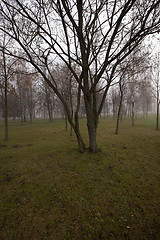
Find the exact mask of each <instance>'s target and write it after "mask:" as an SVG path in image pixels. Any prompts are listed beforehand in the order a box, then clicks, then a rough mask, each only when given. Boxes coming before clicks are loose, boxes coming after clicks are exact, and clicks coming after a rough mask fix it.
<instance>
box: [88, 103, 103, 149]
mask: <svg viewBox="0 0 160 240" xmlns="http://www.w3.org/2000/svg"><path fill="white" fill-rule="evenodd" d="M87 105H88V104H86V113H87V127H88V135H89V151H90V152H93V153H96V152H100V149H99V148H98V145H97V140H96V137H97V126H98V117H97V116H95V114H94V112H93V110H92V109H91V107H90V106H87Z"/></svg>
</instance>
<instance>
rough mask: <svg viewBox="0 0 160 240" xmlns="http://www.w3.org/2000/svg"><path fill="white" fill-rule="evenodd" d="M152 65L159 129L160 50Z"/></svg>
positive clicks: (157, 127) (157, 125) (157, 126)
mask: <svg viewBox="0 0 160 240" xmlns="http://www.w3.org/2000/svg"><path fill="white" fill-rule="evenodd" d="M153 62H154V65H153V67H152V76H151V78H152V85H153V95H154V97H155V99H156V130H158V129H159V106H160V52H158V53H157V54H156V56H155V57H154V59H153Z"/></svg>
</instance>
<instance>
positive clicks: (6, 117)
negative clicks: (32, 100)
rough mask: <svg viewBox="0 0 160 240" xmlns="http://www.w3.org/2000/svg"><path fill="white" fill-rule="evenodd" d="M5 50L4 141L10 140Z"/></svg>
mask: <svg viewBox="0 0 160 240" xmlns="http://www.w3.org/2000/svg"><path fill="white" fill-rule="evenodd" d="M4 51H5V50H4V49H3V68H4V81H5V89H4V121H5V137H4V140H8V78H7V69H6V58H5V52H4Z"/></svg>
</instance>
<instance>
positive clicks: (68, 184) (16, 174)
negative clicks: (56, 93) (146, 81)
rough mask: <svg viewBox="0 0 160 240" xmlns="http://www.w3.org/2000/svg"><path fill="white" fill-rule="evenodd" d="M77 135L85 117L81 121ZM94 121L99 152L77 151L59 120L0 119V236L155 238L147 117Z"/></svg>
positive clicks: (153, 153) (156, 171)
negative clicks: (6, 123) (6, 136)
mask: <svg viewBox="0 0 160 240" xmlns="http://www.w3.org/2000/svg"><path fill="white" fill-rule="evenodd" d="M81 125H82V135H83V136H84V138H85V139H86V138H87V135H86V122H85V120H82V121H81ZM115 125H116V123H115V122H114V121H112V120H111V119H101V120H100V125H99V129H98V133H97V134H98V139H97V141H98V143H99V147H100V148H101V152H100V153H97V154H92V153H89V152H85V153H84V154H82V153H79V152H78V150H77V149H78V147H77V143H76V138H75V136H73V137H70V136H69V132H66V131H65V126H64V122H63V121H62V120H54V121H53V122H52V123H48V121H46V120H45V121H34V122H33V124H29V123H26V124H23V125H22V124H21V123H20V122H18V121H17V122H10V124H9V141H8V142H7V141H3V138H4V136H3V131H4V129H3V124H2V122H1V123H0V239H1V240H11V239H14V240H20V239H21V240H23V239H24V240H28V239H31V240H32V239H34V240H40V239H41V240H44V239H48V240H67V239H69V240H72V239H73V240H98V239H101V240H103V239H104V240H107V239H109V240H110V239H111V240H112V239H113V240H114V239H115V240H123V239H127V240H129V239H131V240H132V239H133V240H144V239H146V240H152V239H154V240H155V239H157V240H159V239H160V131H156V130H155V118H154V117H150V118H146V119H143V118H138V119H137V120H136V123H135V127H132V126H131V122H130V121H129V120H125V121H124V122H122V123H121V124H120V132H119V135H115V134H114V132H115Z"/></svg>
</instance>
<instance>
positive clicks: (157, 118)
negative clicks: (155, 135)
mask: <svg viewBox="0 0 160 240" xmlns="http://www.w3.org/2000/svg"><path fill="white" fill-rule="evenodd" d="M158 129H159V101H158V100H157V116H156V130H157V131H158Z"/></svg>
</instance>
